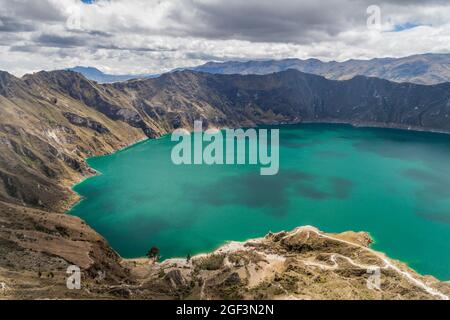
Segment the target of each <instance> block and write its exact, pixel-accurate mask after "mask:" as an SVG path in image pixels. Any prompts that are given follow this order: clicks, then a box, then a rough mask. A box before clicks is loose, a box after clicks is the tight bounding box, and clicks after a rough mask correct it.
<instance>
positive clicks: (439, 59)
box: [70, 54, 450, 84]
mask: <svg viewBox="0 0 450 320" xmlns="http://www.w3.org/2000/svg"><path fill="white" fill-rule="evenodd" d="M288 69H295V70H299V71H302V72H306V73H312V74H317V75H321V76H324V77H326V78H328V79H333V80H348V79H351V78H353V77H355V76H357V75H363V76H368V77H377V78H382V79H386V80H390V81H395V82H411V83H417V84H437V83H443V82H450V54H421V55H413V56H409V57H404V58H381V59H371V60H353V59H352V60H347V61H344V62H336V61H331V62H323V61H320V60H318V59H307V60H300V59H283V60H265V61H246V62H242V61H228V62H208V63H206V64H204V65H200V66H196V67H188V68H178V69H175V70H173V71H172V72H174V71H180V70H193V71H201V72H208V73H215V74H269V73H273V72H280V71H285V70H288ZM70 70H72V71H76V72H79V73H81V74H83V75H84V76H85V77H86V78H88V79H91V80H94V81H97V82H99V83H112V82H120V81H126V80H130V79H134V78H154V77H157V76H158V75H153V74H137V75H111V74H104V73H102V72H101V71H100V70H98V69H95V68H88V67H75V68H72V69H70Z"/></svg>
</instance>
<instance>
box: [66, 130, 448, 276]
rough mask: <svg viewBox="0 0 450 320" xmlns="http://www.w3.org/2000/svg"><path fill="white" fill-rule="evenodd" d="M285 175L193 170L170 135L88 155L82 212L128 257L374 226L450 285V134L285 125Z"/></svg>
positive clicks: (397, 254)
mask: <svg viewBox="0 0 450 320" xmlns="http://www.w3.org/2000/svg"><path fill="white" fill-rule="evenodd" d="M279 129H280V170H279V173H278V174H277V175H275V176H261V175H260V174H259V173H260V166H258V165H212V166H208V165H181V166H176V165H174V164H173V163H172V161H171V150H172V147H173V146H174V145H175V144H176V143H175V142H172V141H170V136H165V137H163V138H161V139H157V140H147V141H145V142H141V143H139V144H137V145H135V146H132V147H130V148H127V149H124V150H122V151H119V152H116V153H114V154H112V155H108V156H104V157H96V158H91V159H89V160H88V163H89V165H90V166H92V167H93V168H94V169H96V170H98V171H99V172H101V173H102V174H101V175H99V176H95V177H92V178H89V179H87V180H85V181H83V182H82V183H80V184H78V185H76V186H75V187H74V190H75V191H76V192H77V193H79V194H80V195H81V196H82V197H83V200H82V201H81V202H79V203H78V204H77V205H76V206H74V207H73V208H72V209H71V211H70V213H71V214H73V215H77V216H80V217H81V218H83V219H84V220H86V222H87V223H88V224H89V225H90V226H91V227H93V228H94V229H95V230H97V231H98V232H99V233H100V234H102V235H103V236H104V237H105V238H106V239H107V240H108V241H109V243H110V244H111V246H112V247H113V248H114V249H115V250H117V251H118V252H119V253H120V254H121V255H122V256H123V257H127V258H132V257H141V256H144V255H145V253H146V252H147V251H148V249H149V248H150V247H151V246H153V245H155V246H157V247H158V248H160V251H161V255H162V258H163V259H165V258H170V257H185V256H186V255H187V254H188V253H189V254H191V255H193V254H196V253H200V252H207V251H211V250H213V249H215V248H217V247H218V246H220V245H221V244H223V243H224V242H225V241H228V240H246V239H249V238H255V237H261V236H263V235H265V234H266V233H267V232H269V231H274V232H275V231H281V230H290V229H293V228H295V227H297V226H301V225H314V226H316V227H318V228H319V229H321V230H323V231H325V232H342V231H347V230H354V231H368V232H369V233H370V234H371V236H372V237H373V238H374V239H375V240H376V241H375V243H374V244H373V245H372V247H373V248H374V249H376V250H380V251H383V252H385V253H386V254H387V255H388V256H389V257H391V258H395V259H399V260H401V261H403V262H406V263H408V265H409V266H411V267H412V268H413V269H415V270H417V271H418V272H420V273H422V274H431V275H433V276H435V277H437V278H439V279H441V280H450V162H449V159H450V136H449V135H444V134H434V133H423V132H409V131H401V130H393V129H375V128H373V129H372V128H353V127H350V126H346V125H331V124H304V125H289V126H281V127H279Z"/></svg>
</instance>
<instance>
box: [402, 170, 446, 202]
mask: <svg viewBox="0 0 450 320" xmlns="http://www.w3.org/2000/svg"><path fill="white" fill-rule="evenodd" d="M404 175H405V176H406V177H408V178H410V179H413V180H416V181H418V182H421V183H422V184H424V188H423V189H421V190H419V191H418V193H417V194H418V195H419V196H421V197H423V198H430V197H431V198H436V197H441V198H450V179H449V177H448V176H447V175H445V174H444V173H441V174H436V173H431V172H428V171H425V170H420V169H408V170H406V171H405V172H404Z"/></svg>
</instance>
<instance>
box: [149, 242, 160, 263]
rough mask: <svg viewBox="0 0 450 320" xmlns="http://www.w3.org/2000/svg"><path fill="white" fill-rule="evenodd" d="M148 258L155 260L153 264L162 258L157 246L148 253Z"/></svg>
mask: <svg viewBox="0 0 450 320" xmlns="http://www.w3.org/2000/svg"><path fill="white" fill-rule="evenodd" d="M147 257H148V258H149V259H151V260H153V262H156V261H158V260H159V258H160V256H159V249H158V248H157V247H155V246H153V247H151V248H150V250H149V251H148V252H147Z"/></svg>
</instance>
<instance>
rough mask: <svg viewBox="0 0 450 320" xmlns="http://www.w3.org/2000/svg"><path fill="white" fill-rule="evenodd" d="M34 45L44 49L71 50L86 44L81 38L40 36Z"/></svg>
mask: <svg viewBox="0 0 450 320" xmlns="http://www.w3.org/2000/svg"><path fill="white" fill-rule="evenodd" d="M35 42H36V44H38V45H41V46H45V47H56V48H73V47H79V46H83V45H85V44H86V38H84V37H82V36H60V35H53V34H42V35H40V36H38V37H37V38H36V39H35Z"/></svg>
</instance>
